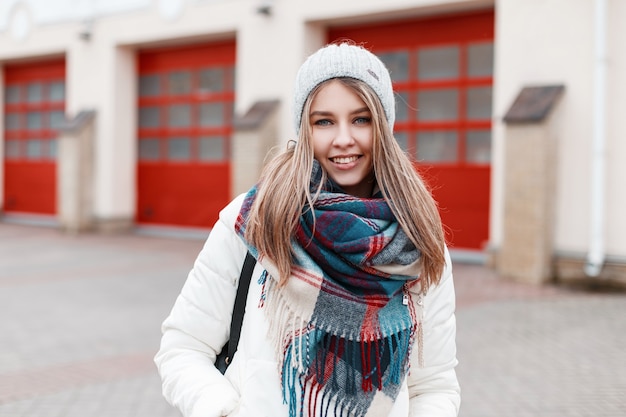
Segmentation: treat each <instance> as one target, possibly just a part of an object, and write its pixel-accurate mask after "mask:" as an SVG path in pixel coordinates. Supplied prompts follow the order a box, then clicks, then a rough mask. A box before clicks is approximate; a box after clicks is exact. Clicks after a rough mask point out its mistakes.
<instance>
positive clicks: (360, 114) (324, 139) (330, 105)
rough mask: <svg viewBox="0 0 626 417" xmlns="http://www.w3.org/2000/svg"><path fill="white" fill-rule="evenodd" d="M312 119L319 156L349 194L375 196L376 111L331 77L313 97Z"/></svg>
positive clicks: (323, 164) (320, 160) (317, 155)
mask: <svg viewBox="0 0 626 417" xmlns="http://www.w3.org/2000/svg"><path fill="white" fill-rule="evenodd" d="M309 123H310V124H311V129H312V136H311V140H312V142H313V153H314V156H315V159H317V160H318V161H319V163H320V165H322V167H324V169H325V170H326V172H327V173H328V175H329V176H330V177H331V178H332V179H333V181H335V182H336V183H337V184H338V185H339V186H340V187H341V188H342V189H343V190H344V191H345V192H346V193H348V194H351V195H353V196H356V197H371V195H372V187H373V185H374V181H373V179H374V178H373V162H372V141H373V129H372V114H371V112H370V110H369V109H368V108H367V106H366V105H365V103H364V102H363V100H361V99H360V98H359V96H358V95H356V93H354V91H352V90H350V89H349V88H348V87H346V86H344V85H343V84H342V83H341V82H340V81H337V80H331V81H329V82H328V83H326V84H325V85H324V86H322V88H321V89H320V90H319V91H318V92H317V95H316V96H315V98H314V99H313V102H312V103H311V112H310V114H309Z"/></svg>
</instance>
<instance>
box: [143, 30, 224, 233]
mask: <svg viewBox="0 0 626 417" xmlns="http://www.w3.org/2000/svg"><path fill="white" fill-rule="evenodd" d="M234 65H235V43H234V42H233V41H228V42H221V43H211V44H204V45H192V46H183V47H176V48H166V49H158V50H146V51H142V52H140V53H139V55H138V67H139V85H140V87H139V102H138V111H139V117H138V119H139V123H138V125H139V130H138V148H139V149H138V155H139V158H138V163H137V222H139V223H143V224H162V225H175V226H190V227H211V226H212V225H213V224H214V223H215V221H216V220H217V218H218V214H219V211H220V210H221V209H222V208H223V207H224V206H225V205H226V204H227V203H228V201H229V200H230V197H231V195H230V136H231V133H232V115H233V114H232V113H233V103H234Z"/></svg>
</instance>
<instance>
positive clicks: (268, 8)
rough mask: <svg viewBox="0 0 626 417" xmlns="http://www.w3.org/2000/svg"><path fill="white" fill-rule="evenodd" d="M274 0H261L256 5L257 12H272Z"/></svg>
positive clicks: (266, 13) (269, 13) (268, 14)
mask: <svg viewBox="0 0 626 417" xmlns="http://www.w3.org/2000/svg"><path fill="white" fill-rule="evenodd" d="M273 3H274V1H273V0H260V1H259V2H258V4H257V7H256V12H257V13H258V14H262V15H265V16H270V15H271V14H272V6H273Z"/></svg>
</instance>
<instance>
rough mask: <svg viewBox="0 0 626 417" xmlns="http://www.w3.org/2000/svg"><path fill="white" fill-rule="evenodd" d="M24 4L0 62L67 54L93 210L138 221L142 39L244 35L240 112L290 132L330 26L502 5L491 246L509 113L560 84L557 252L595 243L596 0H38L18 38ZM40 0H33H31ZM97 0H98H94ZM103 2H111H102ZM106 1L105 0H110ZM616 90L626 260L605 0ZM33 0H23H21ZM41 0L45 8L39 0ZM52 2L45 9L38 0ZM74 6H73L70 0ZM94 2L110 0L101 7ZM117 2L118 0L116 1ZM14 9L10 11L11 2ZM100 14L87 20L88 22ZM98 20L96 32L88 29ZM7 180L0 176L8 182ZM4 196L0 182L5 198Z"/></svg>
mask: <svg viewBox="0 0 626 417" xmlns="http://www.w3.org/2000/svg"><path fill="white" fill-rule="evenodd" d="M15 3H16V2H12V4H13V5H12V6H10V7H9V8H8V9H7V6H6V5H7V3H4V6H1V5H0V8H1V7H5V9H6V10H5V9H3V10H0V12H4V13H5V16H8V17H6V18H5V19H4V20H2V19H0V65H1V64H2V63H3V62H7V61H8V62H10V61H14V60H21V59H31V58H37V57H45V56H50V55H62V54H65V56H66V58H67V61H66V62H67V79H68V83H67V109H68V113H69V115H70V116H71V115H74V114H76V113H77V112H78V111H79V110H81V109H94V110H96V112H97V116H96V117H97V124H96V126H97V133H96V161H95V211H96V216H98V217H100V218H103V219H106V218H125V217H126V218H132V217H133V216H134V206H135V203H134V202H135V193H136V190H135V189H134V187H135V177H134V176H135V159H136V155H135V152H136V150H135V148H136V138H135V135H136V120H135V117H136V116H135V113H136V112H135V103H136V97H135V90H136V88H135V83H136V76H135V67H134V65H135V61H134V56H135V51H136V50H137V49H138V48H140V47H147V46H152V45H155V46H156V45H165V44H171V43H186V42H195V41H211V40H214V39H223V38H236V40H237V74H236V77H237V94H236V103H235V106H236V110H237V112H239V113H244V112H245V111H246V110H247V109H248V108H249V107H250V106H251V105H252V104H253V103H254V102H256V101H258V100H267V99H278V100H280V101H281V103H282V104H283V105H281V106H280V113H279V114H278V122H277V126H278V133H277V135H278V137H277V138H276V139H277V141H278V142H281V141H282V142H284V141H286V140H288V139H290V138H292V137H293V134H294V130H293V126H292V121H291V93H292V89H293V85H292V82H293V78H294V75H295V72H296V71H297V68H298V67H299V65H300V63H301V62H302V61H303V59H304V58H305V57H306V56H307V55H308V54H309V53H310V52H312V51H314V50H315V49H316V48H317V47H319V46H320V45H322V44H323V42H324V40H325V28H326V27H327V26H329V25H336V24H345V23H357V22H362V23H366V22H375V21H379V20H381V19H390V18H402V17H409V16H419V15H429V14H437V13H444V12H451V11H461V10H466V9H471V8H480V7H489V6H493V5H494V4H495V11H496V39H495V46H496V61H495V75H494V112H493V120H494V127H493V132H494V144H493V170H492V172H493V177H492V184H493V185H492V187H493V189H492V209H491V215H490V222H491V223H490V228H491V237H490V246H491V247H494V248H497V247H498V245H499V244H500V242H501V239H502V224H503V217H504V216H505V212H504V209H503V202H502V198H503V186H504V184H503V181H502V178H503V175H502V174H503V172H504V170H505V168H506V167H505V166H504V164H503V155H504V154H503V150H504V146H505V143H504V140H503V135H504V128H503V125H502V122H501V120H502V117H503V115H504V113H505V112H506V110H507V109H508V107H509V106H510V104H511V103H512V101H513V99H514V98H515V96H516V94H517V93H518V92H519V91H520V89H521V88H522V87H523V86H525V85H534V84H564V85H565V86H566V92H565V94H564V96H563V99H562V100H561V101H560V104H559V106H561V109H560V110H561V111H562V114H563V117H562V122H560V123H561V124H560V126H559V127H558V141H559V143H558V146H559V152H558V158H557V159H558V161H557V164H558V166H557V208H556V211H557V213H556V224H555V228H556V232H555V233H556V236H555V239H556V249H557V251H561V252H573V253H583V254H584V253H585V252H586V251H587V250H588V247H589V235H590V232H589V216H590V214H589V213H590V208H589V207H590V205H589V193H590V186H591V184H590V171H591V165H590V161H591V158H590V152H591V140H590V138H591V133H592V118H591V114H592V94H593V84H592V74H593V65H594V62H593V5H594V0H574V1H573V0H524V1H520V0H497V1H494V0H388V1H380V0H343V1H337V0H319V1H316V2H311V1H302V0H273V1H269V3H270V4H272V14H271V15H270V16H265V15H262V14H259V13H256V12H255V9H256V7H258V5H259V4H261V3H262V1H261V0H187V1H184V0H175V1H173V2H171V3H170V4H171V5H172V6H173V7H172V8H170V9H167V10H165V9H163V8H162V7H160V5H162V4H165V3H162V2H159V1H150V0H129V1H128V2H126V3H125V4H127V6H124V9H120V10H118V11H117V12H116V11H115V10H111V8H114V6H111V5H113V4H117V3H120V5H121V4H122V3H124V2H114V3H110V6H108V7H109V9H107V10H94V9H93V7H95V6H92V8H91V9H90V8H89V6H88V4H95V3H90V2H89V1H87V0H78V1H74V2H68V1H59V2H58V4H63V5H65V7H71V5H72V4H78V5H80V8H79V9H80V10H81V11H80V13H79V12H76V11H73V12H72V13H70V11H71V10H69V9H68V13H67V16H69V17H68V18H65V19H61V18H59V16H60V13H51V12H50V10H48V12H49V13H48V15H46V13H44V11H45V10H44V11H42V10H43V9H40V8H41V7H44V8H45V7H54V6H53V4H54V3H55V1H54V0H48V1H34V0H31V1H30V2H29V1H26V2H22V3H21V4H22V6H20V7H22V8H24V7H26V8H28V7H30V8H31V9H37V12H33V11H32V10H31V11H30V12H29V13H30V14H28V13H27V15H28V16H30V31H27V33H26V34H25V35H24V32H23V31H22V32H19V31H18V32H19V34H20V36H16V33H18V32H16V31H15V30H13V29H12V27H13V26H12V21H11V19H13V18H14V17H15V14H16V10H17V9H16V7H17V6H15ZM29 4H30V5H31V6H28V5H29ZM98 4H100V3H98ZM102 4H104V3H102ZM107 4H109V3H107ZM608 4H609V9H610V11H609V13H608V16H609V18H608V22H607V25H608V26H607V27H608V32H609V37H608V39H609V71H608V80H609V81H608V82H609V97H608V101H607V109H608V112H607V129H608V130H607V131H608V137H607V141H608V142H607V146H608V152H607V164H608V165H607V178H608V180H607V201H606V207H607V209H606V215H607V225H608V226H607V230H606V247H607V251H608V252H609V254H610V255H612V256H621V257H625V258H626V238H625V237H624V236H623V235H622V233H620V231H626V216H623V214H622V213H624V212H626V193H625V192H624V191H623V190H624V189H626V184H624V182H625V181H626V164H624V163H621V161H622V160H623V159H624V157H625V156H626V141H624V140H623V136H624V132H626V118H624V117H622V116H621V115H622V114H626V94H623V93H622V94H617V93H616V92H619V91H622V92H623V91H626V80H625V76H624V75H623V74H626V68H625V67H626V48H624V43H623V42H624V41H623V39H624V38H625V37H626V34H624V31H625V29H624V28H623V27H622V26H623V25H621V22H624V21H626V1H622V0H608ZM24 5H26V6H24ZM35 5H36V7H35ZM42 5H43V6H42ZM68 5H69V6H68ZM98 7H104V6H102V5H99V6H98ZM118 7H120V8H121V7H122V6H118ZM7 10H8V12H7ZM90 19H91V20H92V23H91V26H89V25H86V24H85V21H89V20H90ZM89 27H91V30H92V36H91V39H90V40H88V41H85V40H83V39H81V38H80V37H79V34H80V32H81V31H84V30H85V28H89ZM0 175H1V173H0ZM0 184H1V183H0ZM1 194H2V193H0V195H1Z"/></svg>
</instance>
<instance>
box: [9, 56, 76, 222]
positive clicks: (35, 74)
mask: <svg viewBox="0 0 626 417" xmlns="http://www.w3.org/2000/svg"><path fill="white" fill-rule="evenodd" d="M4 95H5V97H4V121H5V123H4V146H5V152H4V170H5V175H4V210H5V211H6V212H8V213H10V212H20V213H32V214H45V215H52V214H55V213H56V136H57V129H58V128H59V126H60V125H61V124H62V123H63V121H64V119H65V62H64V61H63V60H54V61H45V62H37V63H29V64H19V65H7V66H6V67H5V71H4Z"/></svg>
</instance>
